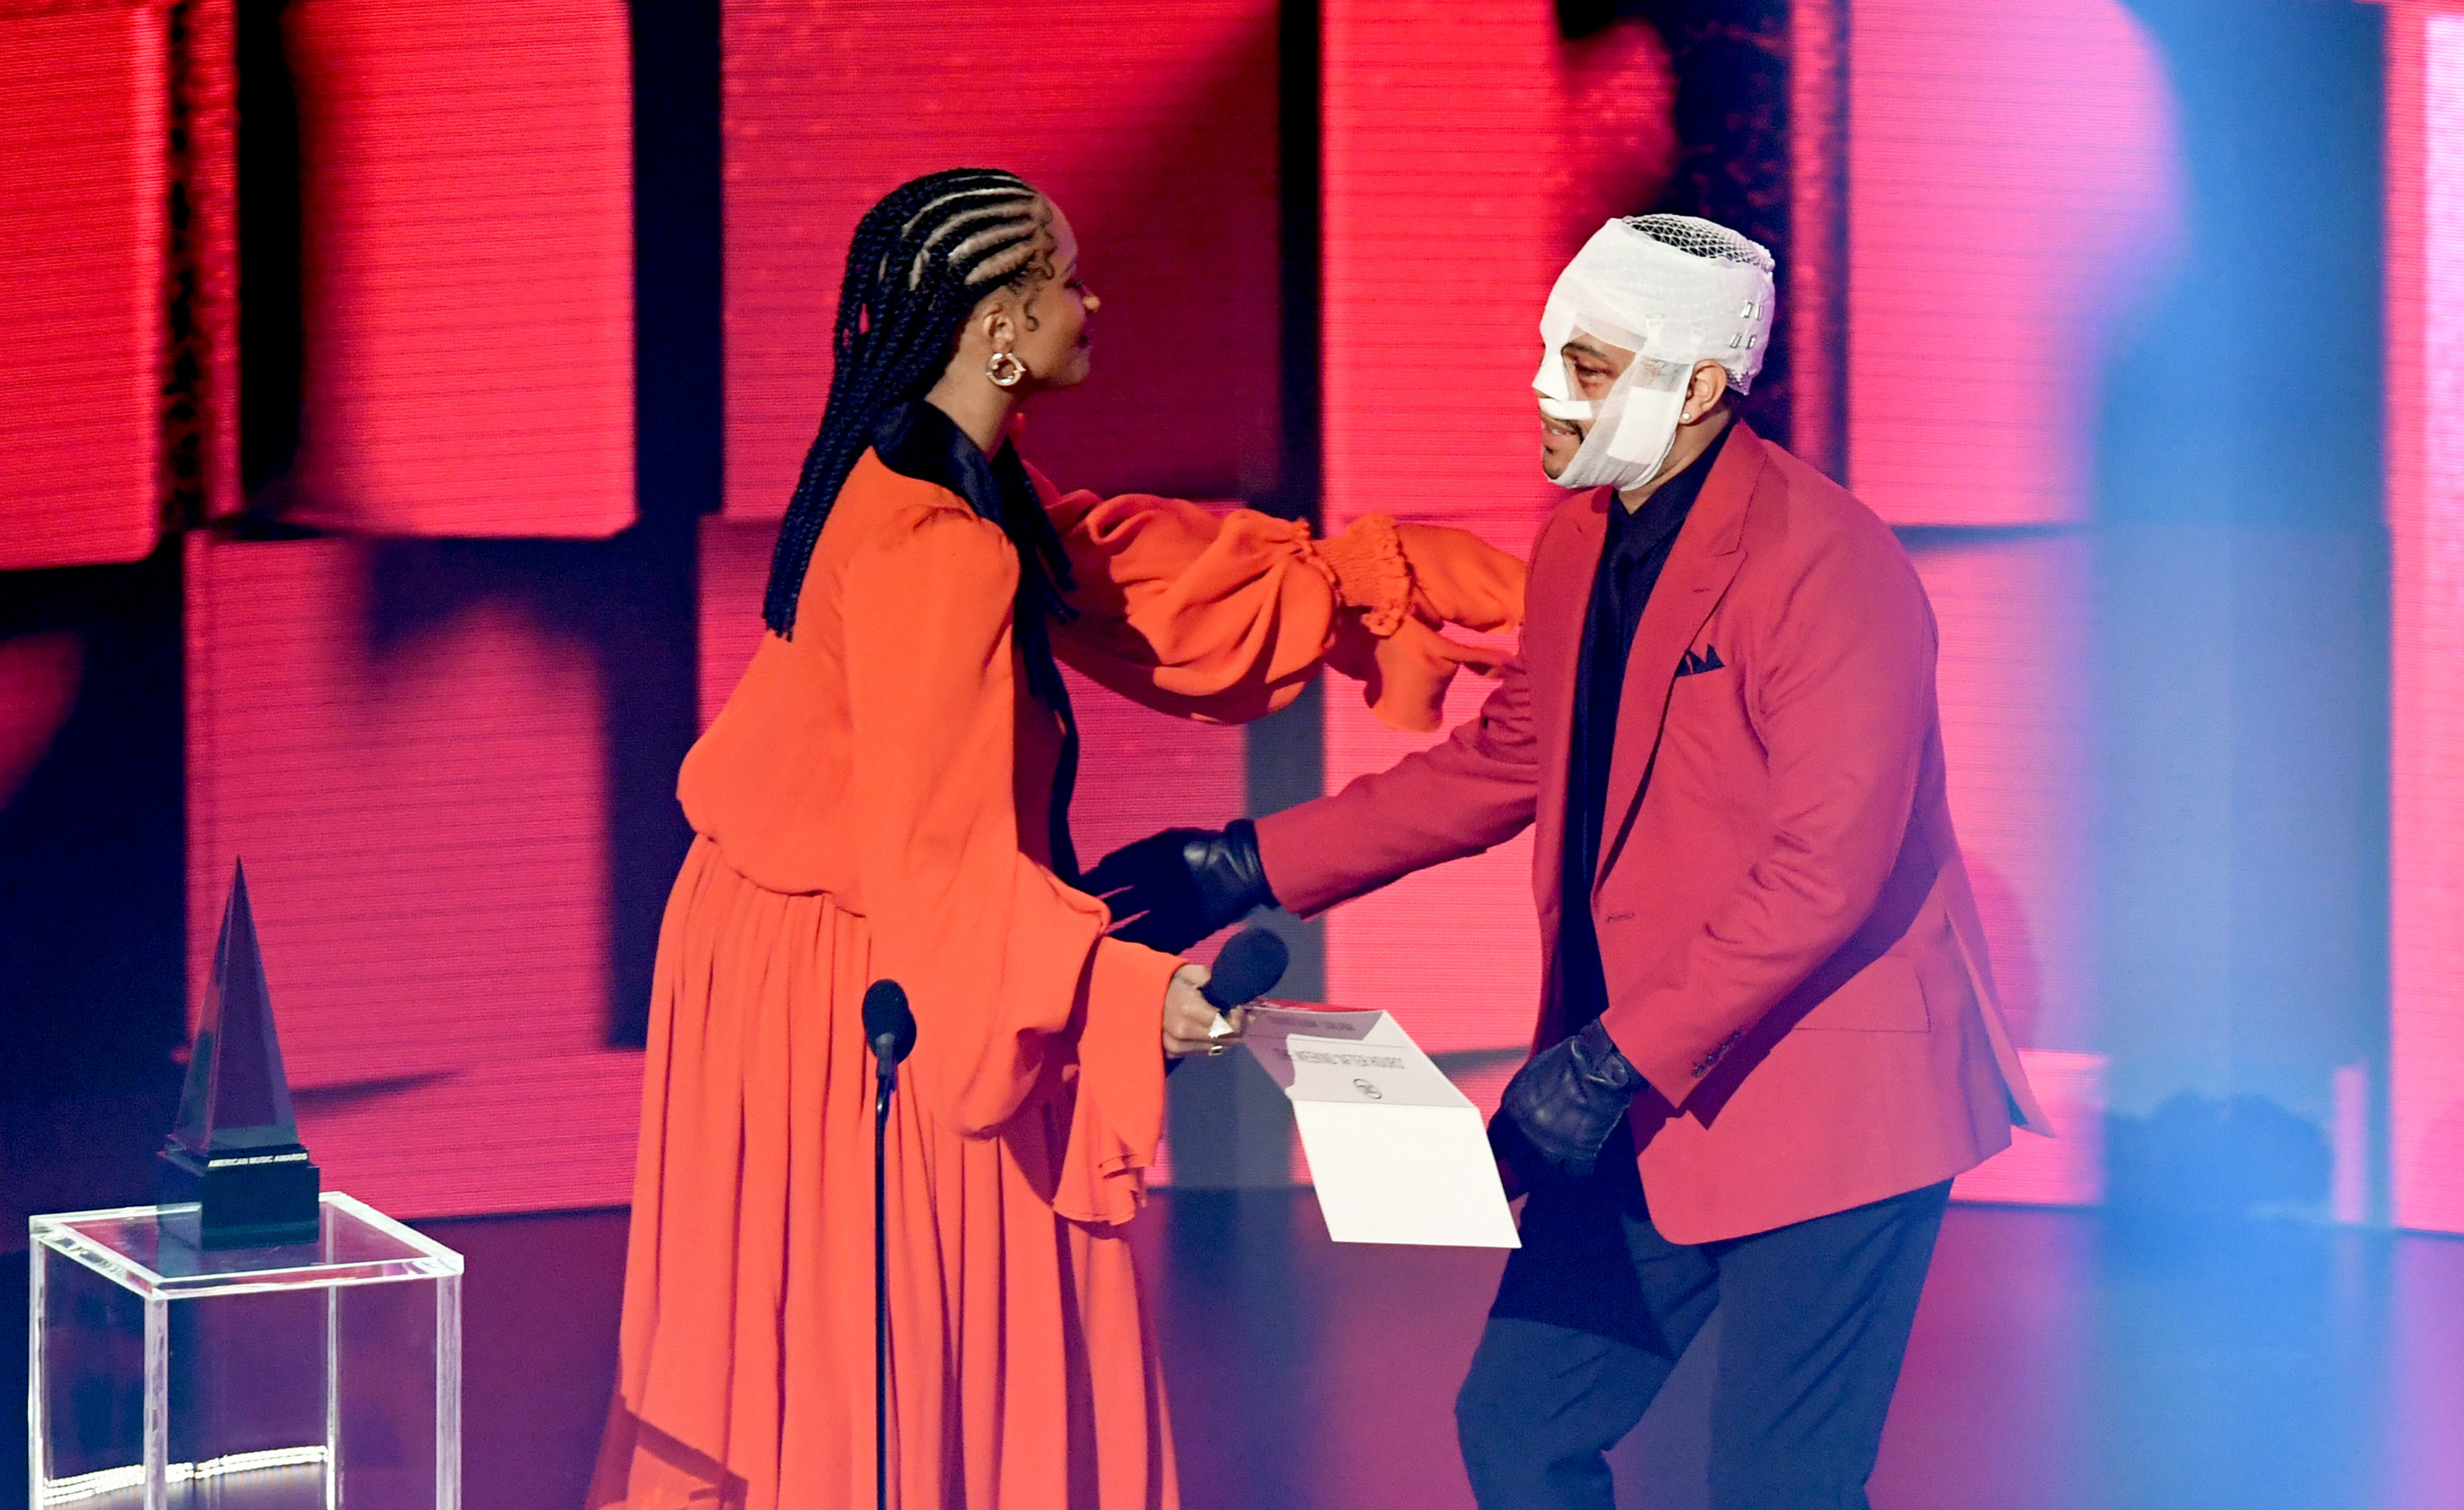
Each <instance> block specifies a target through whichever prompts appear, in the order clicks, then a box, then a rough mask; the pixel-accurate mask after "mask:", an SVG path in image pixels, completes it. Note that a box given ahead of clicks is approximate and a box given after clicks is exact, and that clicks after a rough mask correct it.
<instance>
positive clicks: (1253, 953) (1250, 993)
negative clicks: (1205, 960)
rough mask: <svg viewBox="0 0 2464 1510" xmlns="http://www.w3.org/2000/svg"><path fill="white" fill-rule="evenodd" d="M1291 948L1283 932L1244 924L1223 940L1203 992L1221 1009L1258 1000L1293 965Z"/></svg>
mask: <svg viewBox="0 0 2464 1510" xmlns="http://www.w3.org/2000/svg"><path fill="white" fill-rule="evenodd" d="M1291 963H1292V951H1291V949H1290V947H1289V946H1288V945H1287V944H1285V943H1284V940H1283V935H1281V934H1278V933H1274V932H1270V931H1269V930H1267V929H1265V928H1243V929H1242V930H1241V931H1240V932H1239V933H1236V934H1234V935H1232V937H1231V938H1230V939H1228V940H1226V941H1225V942H1224V944H1223V952H1222V953H1221V954H1218V955H1217V956H1215V971H1214V975H1213V977H1212V978H1211V979H1209V980H1208V981H1207V983H1206V987H1205V988H1204V990H1202V991H1201V992H1200V993H1199V994H1201V995H1203V996H1204V997H1205V998H1206V999H1207V1000H1208V1001H1209V1002H1212V1003H1213V1004H1214V1005H1215V1007H1216V1009H1217V1010H1221V1011H1229V1010H1232V1009H1233V1008H1235V1007H1238V1006H1240V1005H1242V1004H1243V1002H1250V1001H1255V1000H1257V999H1258V998H1259V997H1261V996H1264V995H1265V994H1266V993H1267V992H1268V991H1270V990H1273V989H1274V988H1275V983H1276V982H1277V981H1280V980H1282V979H1283V978H1284V971H1285V970H1287V969H1289V968H1290V967H1291Z"/></svg>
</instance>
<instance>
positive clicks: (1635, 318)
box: [1534, 215, 1777, 398]
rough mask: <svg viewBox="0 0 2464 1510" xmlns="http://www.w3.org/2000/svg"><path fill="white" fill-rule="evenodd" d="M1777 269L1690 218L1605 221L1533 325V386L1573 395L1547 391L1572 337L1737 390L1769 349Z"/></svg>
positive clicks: (1755, 251)
mask: <svg viewBox="0 0 2464 1510" xmlns="http://www.w3.org/2000/svg"><path fill="white" fill-rule="evenodd" d="M1776 268H1777V265H1776V264H1775V263H1774V262H1773V261H1772V259H1771V252H1770V250H1769V249H1768V248H1766V247H1764V246H1762V245H1761V244H1760V243H1758V242H1755V241H1752V240H1749V239H1748V238H1747V237H1745V236H1741V235H1739V234H1737V233H1735V232H1733V231H1731V230H1729V229H1728V228H1727V227H1726V226H1722V225H1716V224H1714V223H1712V222H1711V221H1708V220H1701V219H1697V218H1695V217H1694V216H1692V215H1632V216H1628V217H1625V218H1622V219H1617V220H1612V221H1609V222H1608V223H1607V224H1606V225H1603V226H1601V227H1600V229H1599V230H1597V231H1595V232H1594V233H1592V238H1591V239H1590V240H1589V241H1586V242H1585V243H1583V249H1582V250H1581V251H1580V252H1578V253H1576V254H1575V255H1574V259H1573V261H1572V262H1569V263H1567V264H1566V270H1565V271H1564V272H1563V273H1561V274H1559V275H1558V277H1557V286H1556V287H1555V288H1554V289H1552V290H1551V292H1550V295H1549V304H1548V307H1547V309H1546V310H1545V311H1544V312H1543V313H1542V315H1541V317H1540V334H1541V339H1542V340H1543V341H1544V342H1545V343H1547V347H1548V349H1547V351H1546V352H1545V353H1544V354H1543V357H1542V363H1541V376H1540V379H1539V381H1538V382H1536V383H1535V385H1534V386H1535V387H1537V388H1538V389H1540V391H1541V392H1542V393H1543V394H1544V395H1545V396H1550V397H1554V398H1571V397H1572V396H1573V395H1572V393H1571V392H1562V393H1561V392H1555V391H1553V389H1554V388H1555V387H1556V386H1557V385H1558V383H1559V382H1560V381H1561V380H1558V379H1555V378H1553V377H1552V375H1551V367H1552V366H1556V365H1557V361H1558V359H1557V351H1558V349H1559V348H1560V347H1561V346H1563V345H1564V344H1565V343H1566V342H1567V341H1568V340H1570V339H1572V337H1573V333H1574V332H1575V331H1577V330H1580V331H1585V332H1588V333H1590V334H1593V335H1596V336H1598V337H1600V338H1601V339H1603V340H1606V341H1609V342H1612V343H1614V344H1617V345H1621V346H1625V347H1628V348H1630V349H1632V350H1635V351H1638V352H1640V353H1641V354H1643V355H1644V356H1647V357H1649V358H1651V359H1653V360H1654V361H1655V362H1660V363H1674V364H1682V365H1683V366H1688V367H1690V366H1693V365H1694V364H1695V363H1697V362H1717V363H1719V364H1720V366H1723V367H1726V368H1727V372H1728V381H1729V384H1730V385H1731V386H1732V387H1734V388H1735V389H1737V391H1739V392H1741V393H1742V392H1745V391H1746V390H1747V389H1749V388H1751V387H1752V386H1753V380H1754V375H1755V374H1756V373H1757V372H1760V371H1761V370H1762V365H1763V352H1764V349H1765V348H1766V346H1767V345H1768V344H1769V342H1770V338H1771V304H1772V296H1773V292H1774V285H1773V282H1772V275H1773V274H1774V272H1775V271H1776Z"/></svg>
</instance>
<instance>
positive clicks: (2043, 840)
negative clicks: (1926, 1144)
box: [1913, 530, 2104, 1205]
mask: <svg viewBox="0 0 2464 1510" xmlns="http://www.w3.org/2000/svg"><path fill="white" fill-rule="evenodd" d="M1913 554H1914V556H1915V558H1916V565H1917V570H1918V573H1919V574H1920V575H1921V576H1922V577H1923V578H1924V580H1925V593H1926V595H1927V596H1928V597H1930V598H1931V599H1932V601H1933V611H1934V619H1935V622H1936V624H1937V626H1938V627H1939V629H1940V633H1941V636H1942V650H1941V654H1940V657H1939V659H1938V661H1937V665H1936V685H1937V687H1938V688H1939V696H1940V699H1941V703H1942V740H1943V756H1944V760H1945V761H1946V763H1947V765H1948V766H1949V775H1950V806H1951V811H1952V813H1953V821H1954V822H1955V823H1956V824H1957V826H1958V829H1959V848H1960V853H1961V855H1962V856H1963V857H1964V858H1965V859H1966V861H1967V863H1968V873H1969V881H1970V883H1971V884H1972V885H1973V886H1974V888H1975V891H1976V905H1977V911H1978V913H1979V915H1980V916H1981V917H1982V919H1983V920H1984V923H1985V935H1986V939H1987V941H1988V947H1989V950H1990V952H1991V960H1992V968H1993V980H1994V984H1995V986H1996V987H1998V988H2000V991H2001V996H2002V1008H2003V1016H2004V1021H2005V1022H2006V1023H2008V1024H2009V1026H2010V1029H2011V1036H2012V1038H2013V1041H2014V1042H2015V1043H2017V1044H2018V1046H2019V1050H2020V1053H2021V1055H2022V1056H2023V1057H2024V1058H2025V1059H2026V1061H2027V1067H2028V1075H2029V1079H2030V1083H2031V1084H2032V1085H2033V1086H2034V1087H2035V1091H2036V1097H2037V1099H2038V1100H2039V1101H2040V1102H2041V1103H2042V1104H2043V1105H2044V1107H2045V1110H2046V1113H2047V1115H2049V1116H2051V1117H2052V1118H2053V1119H2054V1123H2055V1126H2056V1127H2057V1129H2058V1132H2059V1136H2058V1137H2057V1138H2054V1139H2050V1140H2048V1139H2043V1138H2036V1137H2031V1136H2027V1135H2024V1134H2023V1135H2019V1136H2016V1137H2014V1138H2013V1141H2012V1145H2011V1148H2010V1149H2009V1151H2008V1152H2005V1153H2003V1154H2000V1155H1998V1156H1996V1157H1995V1158H1993V1159H1991V1160H1989V1161H1987V1163H1986V1164H1985V1165H1984V1166H1981V1167H1979V1168H1978V1169H1976V1170H1974V1171H1972V1172H1971V1173H1969V1174H1968V1175H1966V1176H1963V1177H1962V1179H1961V1181H1960V1183H1959V1185H1958V1186H1957V1187H1956V1188H1955V1192H1954V1193H1956V1194H1957V1195H1958V1196H1959V1197H1961V1198H1962V1199H1966V1200H1983V1201H2009V1202H2026V1203H2034V1204H2046V1203H2051V1204H2059V1205H2079V1204H2089V1203H2093V1202H2094V1201H2096V1200H2097V1199H2098V1198H2099V1196H2100V1194H2101V1189H2102V1184H2103V1182H2102V1172H2103V1170H2102V1164H2103V1161H2102V1158H2101V1141H2102V1140H2101V1134H2102V1123H2103V1114H2104V1061H2103V1059H2102V1057H2101V1055H2098V1054H2096V1053H2094V1052H2093V1051H2094V1050H2095V1049H2096V1047H2097V1044H2098V1040H2097V1037H2096V1021H2095V989H2094V983H2093V980H2092V976H2093V966H2094V963H2095V952H2094V944H2093V928H2092V921H2091V907H2092V899H2091V896H2090V893H2089V887H2088V883H2087V877H2088V875H2089V873H2090V856H2089V854H2088V845H2089V837H2090V834H2091V833H2093V829H2094V814H2093V813H2092V811H2090V803H2089V789H2090V778H2089V764H2090V759H2091V755H2090V748H2089V742H2090V740H2091V738H2092V736H2093V727H2094V725H2093V709H2092V706H2091V702H2092V699H2091V696H2090V689H2089V685H2088V665H2089V655H2088V638H2089V614H2090V612H2091V611H2092V609H2091V603H2092V596H2093V594H2092V587H2091V572H2092V569H2093V562H2092V556H2091V548H2090V545H2089V543H2088V540H2087V538H2086V536H2085V535H2084V534H2083V533H2072V532H2063V533H2059V534H2051V535H2043V534H2035V533H2033V532H2032V533H2029V534H2024V535H2013V534H2012V533H2011V532H2008V531H2001V530H1992V531H1986V530H1979V531H1974V532H1969V531H1965V530H1939V531H1926V532H1925V534H1924V535H1922V536H1921V537H1919V538H1918V541H1917V543H1916V548H1915V550H1914V551H1913Z"/></svg>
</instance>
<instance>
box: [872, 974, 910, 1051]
mask: <svg viewBox="0 0 2464 1510" xmlns="http://www.w3.org/2000/svg"><path fill="white" fill-rule="evenodd" d="M884 1038H888V1039H889V1040H890V1046H889V1048H890V1052H889V1054H888V1055H886V1057H887V1058H888V1059H889V1060H890V1062H891V1063H892V1064H896V1063H898V1062H899V1061H900V1060H902V1059H904V1058H906V1057H907V1055H908V1052H909V1051H910V1050H912V1049H913V1048H914V1047H915V1013H914V1012H913V1010H911V1009H910V1008H909V1007H908V1005H907V992H906V990H905V989H904V988H902V987H900V986H899V984H898V983H897V982H896V981H875V982H873V983H872V984H871V985H870V986H868V987H866V988H864V1041H865V1042H866V1043H867V1044H869V1045H870V1046H871V1049H872V1052H873V1053H874V1054H875V1055H881V1054H882V1042H881V1040H882V1039H884Z"/></svg>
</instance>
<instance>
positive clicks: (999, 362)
mask: <svg viewBox="0 0 2464 1510" xmlns="http://www.w3.org/2000/svg"><path fill="white" fill-rule="evenodd" d="M984 376H986V377H988V378H990V379H992V380H993V387H995V388H1016V387H1018V385H1019V381H1020V380H1021V379H1022V378H1023V377H1025V376H1026V364H1025V363H1023V362H1021V361H1020V360H1019V359H1018V357H1017V356H1016V355H1015V354H1014V353H1011V352H1007V351H996V352H994V353H993V354H992V359H991V360H990V361H988V362H986V363H985V364H984Z"/></svg>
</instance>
